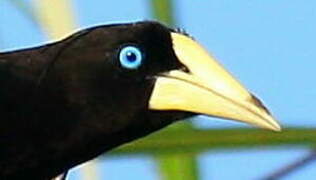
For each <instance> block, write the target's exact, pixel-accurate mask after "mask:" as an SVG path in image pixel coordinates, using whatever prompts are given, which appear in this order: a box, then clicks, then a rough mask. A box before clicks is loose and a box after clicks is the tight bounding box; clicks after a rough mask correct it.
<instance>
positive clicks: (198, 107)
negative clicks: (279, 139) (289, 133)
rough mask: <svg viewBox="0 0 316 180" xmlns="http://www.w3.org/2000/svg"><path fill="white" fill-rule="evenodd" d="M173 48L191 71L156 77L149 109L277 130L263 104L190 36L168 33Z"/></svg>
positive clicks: (276, 124)
mask: <svg viewBox="0 0 316 180" xmlns="http://www.w3.org/2000/svg"><path fill="white" fill-rule="evenodd" d="M171 37H172V40H173V49H174V52H175V54H176V55H177V57H178V59H179V61H181V63H182V64H184V65H185V66H186V67H187V68H188V70H189V71H190V72H184V71H182V70H172V71H170V72H168V73H165V74H163V75H161V76H159V77H157V81H156V83H155V86H154V89H153V92H152V95H151V98H150V101H149V108H150V109H152V110H178V111H187V112H193V113H198V114H204V115H209V116H216V117H221V118H226V119H232V120H237V121H241V122H245V123H249V124H252V125H255V126H258V127H262V128H266V129H270V130H274V131H280V130H281V128H280V126H279V124H278V123H277V121H276V120H275V119H274V118H273V117H272V115H271V114H270V113H269V112H268V110H267V109H266V108H265V107H264V106H263V104H262V103H261V102H260V101H259V100H258V99H257V98H256V97H254V96H253V95H252V94H251V93H249V92H248V91H247V90H246V89H245V88H244V87H243V86H242V85H241V84H240V83H239V82H238V81H237V80H235V79H234V78H233V77H232V76H231V75H230V74H229V73H228V72H227V71H226V70H225V69H224V68H223V67H222V66H221V65H219V64H218V63H217V62H216V61H215V60H214V58H212V57H211V56H210V55H209V54H208V53H207V52H206V51H205V50H204V48H203V47H202V46H201V45H199V44H198V43H197V42H196V41H194V40H192V39H191V38H190V37H187V36H185V35H182V34H179V33H171Z"/></svg>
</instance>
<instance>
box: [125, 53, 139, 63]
mask: <svg viewBox="0 0 316 180" xmlns="http://www.w3.org/2000/svg"><path fill="white" fill-rule="evenodd" d="M126 57H127V60H128V61H130V62H135V61H136V59H137V57H136V54H135V53H133V52H127V53H126Z"/></svg>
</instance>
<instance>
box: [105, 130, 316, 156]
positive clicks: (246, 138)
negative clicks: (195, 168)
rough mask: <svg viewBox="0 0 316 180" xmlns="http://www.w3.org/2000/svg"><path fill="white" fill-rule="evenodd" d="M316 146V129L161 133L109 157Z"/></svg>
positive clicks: (176, 131) (126, 146) (123, 147)
mask: <svg viewBox="0 0 316 180" xmlns="http://www.w3.org/2000/svg"><path fill="white" fill-rule="evenodd" d="M289 145H291V146H302V147H307V148H313V147H315V146H316V128H287V129H284V130H283V131H282V132H271V131H266V130H260V129H204V130H203V129H191V130H186V129H185V130H174V131H170V130H162V131H160V132H158V133H154V134H152V135H151V136H149V137H147V138H143V139H140V140H138V141H135V142H134V143H130V144H126V145H124V146H121V147H120V148H118V149H116V150H114V151H113V152H112V153H111V154H110V155H125V154H128V155H130V154H148V155H156V154H177V153H183V152H185V153H200V152H203V151H206V150H212V149H236V148H255V147H261V146H289Z"/></svg>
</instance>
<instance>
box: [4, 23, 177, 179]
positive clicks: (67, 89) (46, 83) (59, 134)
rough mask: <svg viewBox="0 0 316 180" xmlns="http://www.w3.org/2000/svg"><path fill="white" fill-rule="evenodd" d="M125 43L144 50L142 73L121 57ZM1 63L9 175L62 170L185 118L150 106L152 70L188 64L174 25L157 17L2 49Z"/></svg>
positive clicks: (41, 175)
mask: <svg viewBox="0 0 316 180" xmlns="http://www.w3.org/2000/svg"><path fill="white" fill-rule="evenodd" d="M126 44H135V45H137V46H139V47H140V48H142V49H143V51H144V52H146V59H145V62H144V64H143V65H142V66H141V68H140V69H138V70H137V71H134V70H126V69H124V68H122V67H120V64H119V63H118V61H117V58H118V50H119V49H120V48H121V47H122V46H124V45H126ZM157 47H159V48H157ZM0 63H1V64H0V68H1V69H0V78H1V79H0V84H1V88H0V99H1V103H0V107H1V108H0V114H1V126H0V138H1V149H0V159H1V160H0V177H3V178H4V177H5V178H4V179H9V178H21V179H22V178H26V177H30V178H31V177H32V178H33V179H34V177H36V179H41V178H47V177H53V176H56V175H58V174H59V173H61V172H63V171H64V170H67V169H69V168H71V167H72V166H74V165H76V164H78V163H81V162H84V161H86V160H89V159H91V158H93V157H95V156H97V155H99V154H101V153H102V152H104V151H107V150H110V149H111V148H113V147H116V146H118V145H120V144H122V143H125V142H128V141H131V140H133V139H135V138H138V137H142V136H144V135H146V134H148V133H150V132H153V131H155V130H157V129H160V128H162V127H164V126H166V125H168V124H169V123H171V122H172V121H173V120H175V119H179V118H181V117H183V115H182V114H183V113H179V116H178V115H177V114H175V115H176V116H174V115H173V113H162V114H161V113H157V112H151V111H149V110H148V108H147V106H148V99H149V96H150V93H151V90H152V88H153V85H154V81H155V80H154V76H155V75H156V74H158V73H160V72H164V71H167V70H170V69H174V68H180V67H181V66H182V65H181V64H180V63H179V62H178V61H177V60H176V57H175V55H174V53H173V51H172V44H171V38H170V34H169V30H168V29H166V28H165V27H163V26H161V25H160V24H157V23H152V22H146V23H138V24H133V25H112V26H111V25H110V26H101V27H96V28H91V29H88V30H84V31H81V32H79V33H76V34H74V35H72V36H71V37H69V38H67V39H65V40H62V41H60V42H57V43H53V44H49V45H45V46H42V47H36V48H31V49H25V50H21V51H13V52H8V53H1V54H0ZM161 119H164V120H163V121H162V120H161ZM3 178H1V179H3ZM27 179H28V178H27Z"/></svg>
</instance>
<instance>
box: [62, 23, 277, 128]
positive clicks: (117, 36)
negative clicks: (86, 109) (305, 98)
mask: <svg viewBox="0 0 316 180" xmlns="http://www.w3.org/2000/svg"><path fill="white" fill-rule="evenodd" d="M81 36H82V37H81V38H78V39H77V40H72V41H76V42H75V43H72V44H71V43H69V44H71V45H69V46H70V47H71V48H70V49H71V50H73V51H72V52H76V58H73V57H71V56H73V53H67V51H68V50H67V49H66V50H65V52H63V55H61V56H63V57H64V58H65V59H76V60H73V61H70V62H69V63H63V64H64V65H63V66H62V67H68V68H67V71H65V73H66V74H67V75H68V77H69V78H71V82H72V85H69V88H72V89H73V90H72V91H70V92H72V93H73V94H79V95H80V97H78V96H74V99H75V100H74V101H80V102H81V103H82V104H94V105H95V106H92V107H94V108H96V107H99V108H97V109H99V111H105V112H107V111H108V110H107V109H111V113H109V114H113V113H119V114H122V115H121V116H122V117H123V114H125V116H127V117H132V116H134V115H135V113H140V112H144V111H150V112H156V113H160V112H161V113H165V112H170V113H171V112H172V113H173V112H188V113H190V114H202V115H208V116H215V117H221V118H225V119H231V120H237V121H241V122H245V123H249V124H252V125H255V126H258V127H262V128H266V129H271V130H276V131H279V130H280V126H279V125H278V123H277V122H276V121H275V120H274V119H273V117H272V116H271V114H270V113H269V111H268V110H267V108H265V107H264V105H263V104H262V103H261V102H260V100H258V99H257V98H256V97H255V96H253V95H252V94H251V93H250V92H248V91H247V90H246V89H245V88H244V87H243V86H242V85H241V84H240V83H239V82H238V81H237V80H236V79H234V78H233V77H232V76H231V74H229V73H228V72H227V71H226V70H225V69H224V68H223V67H222V66H221V65H220V64H219V63H218V62H216V60H215V59H214V58H213V57H212V56H210V55H209V54H208V53H207V51H206V50H205V49H204V48H203V47H202V46H201V45H200V44H199V43H197V42H196V41H195V40H194V39H192V38H191V37H189V36H188V35H186V34H184V33H181V32H178V31H176V30H172V29H169V28H167V27H165V26H163V25H161V24H159V23H155V22H140V23H133V24H118V25H110V26H100V27H96V28H92V29H89V30H87V31H86V32H84V33H81ZM72 39H75V37H72ZM68 49H69V48H68ZM68 55H69V58H67V56H68ZM65 64H66V65H67V66H65ZM56 65H57V66H58V63H57V64H56ZM69 67H71V68H70V69H69ZM73 68H75V69H77V70H76V71H74V70H71V69H73ZM82 79H85V81H79V80H82ZM81 82H85V83H81ZM74 92H75V93H74ZM88 96H89V97H88ZM91 97H94V98H91ZM100 104H101V105H102V104H103V105H102V106H100ZM112 110H113V111H115V112H113V111H112ZM109 114H107V115H105V116H109Z"/></svg>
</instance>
